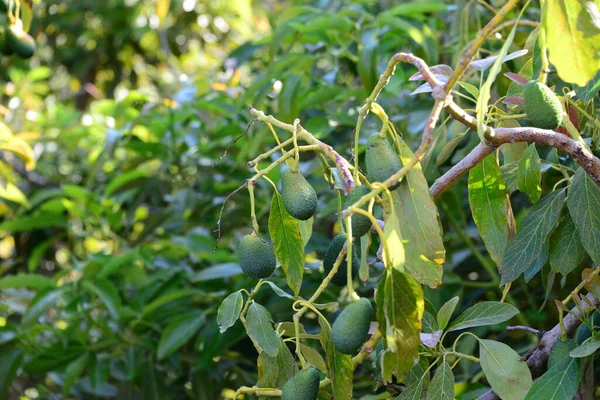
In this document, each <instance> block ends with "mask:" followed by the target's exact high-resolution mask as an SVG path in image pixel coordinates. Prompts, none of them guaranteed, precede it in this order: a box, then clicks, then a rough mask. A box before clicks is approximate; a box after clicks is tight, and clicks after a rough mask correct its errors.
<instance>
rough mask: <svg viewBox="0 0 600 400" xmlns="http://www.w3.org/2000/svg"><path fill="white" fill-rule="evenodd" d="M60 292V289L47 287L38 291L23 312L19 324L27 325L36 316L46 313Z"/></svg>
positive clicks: (35, 318)
mask: <svg viewBox="0 0 600 400" xmlns="http://www.w3.org/2000/svg"><path fill="white" fill-rule="evenodd" d="M61 294H62V290H61V289H49V290H44V291H42V292H39V293H38V294H37V295H36V296H35V297H34V298H33V300H31V303H29V307H28V308H27V311H25V314H23V318H22V319H21V326H23V327H27V326H29V325H31V324H33V323H35V322H37V320H38V318H39V317H41V316H42V315H43V314H45V313H46V311H48V310H49V309H50V307H52V306H53V305H54V303H55V302H56V300H57V299H58V298H59V297H60V295H61Z"/></svg>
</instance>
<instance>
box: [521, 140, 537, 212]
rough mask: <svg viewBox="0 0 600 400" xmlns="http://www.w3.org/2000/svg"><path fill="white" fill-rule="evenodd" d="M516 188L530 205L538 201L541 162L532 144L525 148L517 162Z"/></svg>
mask: <svg viewBox="0 0 600 400" xmlns="http://www.w3.org/2000/svg"><path fill="white" fill-rule="evenodd" d="M517 188H518V189H519V190H520V191H521V192H523V193H525V194H527V196H529V200H531V202H532V203H535V202H536V201H538V200H539V199H540V195H541V194H542V168H541V160H540V156H539V155H538V152H537V150H536V148H535V144H534V143H532V144H530V145H529V146H527V149H526V150H525V152H524V153H523V155H522V156H521V160H520V161H519V167H518V169H517Z"/></svg>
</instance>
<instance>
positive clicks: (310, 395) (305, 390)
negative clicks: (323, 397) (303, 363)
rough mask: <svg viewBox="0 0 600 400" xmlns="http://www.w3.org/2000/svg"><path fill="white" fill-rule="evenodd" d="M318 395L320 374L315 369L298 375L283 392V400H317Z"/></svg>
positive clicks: (288, 382)
mask: <svg viewBox="0 0 600 400" xmlns="http://www.w3.org/2000/svg"><path fill="white" fill-rule="evenodd" d="M318 395H319V373H318V372H317V370H316V369H314V368H309V369H307V370H304V371H300V372H298V373H296V375H294V376H293V377H292V378H290V380H289V381H287V383H286V384H285V385H284V386H283V389H282V390H281V400H317V396H318Z"/></svg>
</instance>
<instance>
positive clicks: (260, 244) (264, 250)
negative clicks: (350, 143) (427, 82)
mask: <svg viewBox="0 0 600 400" xmlns="http://www.w3.org/2000/svg"><path fill="white" fill-rule="evenodd" d="M0 1H1V0H0ZM365 162H366V169H367V171H366V172H367V175H368V176H369V178H370V180H371V181H372V182H384V181H385V180H387V179H388V178H390V177H391V176H392V175H393V174H395V173H396V172H397V171H398V170H400V169H401V168H402V163H401V162H400V158H399V156H398V154H397V153H396V151H395V150H394V147H393V145H392V143H391V142H390V141H389V140H388V138H387V137H385V136H382V135H380V134H379V133H375V134H373V135H371V136H370V137H369V139H368V142H367V148H366V152H365ZM398 186H399V184H396V185H394V186H393V187H392V188H391V190H394V189H396V188H397V187H398ZM370 191H371V190H370V189H369V187H367V186H356V187H355V188H354V189H353V190H352V192H350V193H349V194H348V196H347V197H346V199H345V200H344V208H348V207H349V206H351V205H352V204H354V203H356V202H357V201H358V200H359V199H360V198H361V197H363V196H365V195H366V194H368V193H370ZM281 195H282V200H283V206H284V207H285V209H286V210H287V212H288V213H289V214H290V215H291V216H292V217H294V218H296V219H298V220H300V221H306V220H308V219H310V218H311V217H312V216H314V215H315V213H316V211H317V205H318V199H317V194H316V192H315V190H314V189H313V187H312V186H311V185H310V183H308V181H307V180H306V178H305V177H304V176H303V175H302V173H301V172H300V171H299V170H298V168H295V169H291V168H287V169H285V170H284V171H283V172H282V175H281ZM367 207H368V206H367V205H364V206H362V208H363V209H365V210H366V209H367ZM371 227H372V222H371V220H370V219H369V218H368V217H367V216H365V215H362V214H355V215H353V216H352V236H353V237H354V238H358V237H361V236H364V235H365V234H367V232H369V230H371ZM347 241H348V235H346V234H339V235H337V236H335V237H334V238H333V239H332V241H331V243H330V244H329V247H328V249H327V251H326V253H325V256H324V258H323V269H324V270H325V275H329V273H330V272H331V270H332V268H333V266H334V264H335V262H336V260H337V258H338V256H339V255H340V252H341V251H342V249H343V248H344V245H345V244H346V243H347ZM352 253H353V254H352V277H353V278H354V277H355V276H356V275H357V274H358V270H359V267H360V262H359V259H358V256H357V253H356V247H353V252H352ZM238 256H239V261H240V266H241V268H242V271H243V272H244V273H245V274H246V275H248V276H250V277H252V278H257V279H262V278H267V277H269V276H270V275H271V274H272V273H273V271H274V270H275V267H276V264H277V259H276V256H275V252H274V250H273V246H272V245H270V244H268V243H267V242H265V241H263V240H262V239H261V238H260V237H258V235H256V233H255V232H254V233H252V234H249V235H246V236H244V237H243V238H242V240H241V242H240V244H239V247H238ZM343 265H345V263H344V264H343ZM346 282H347V269H346V268H344V267H341V268H339V270H338V272H337V273H336V274H335V275H334V276H333V277H332V279H331V283H333V284H334V285H337V286H344V285H345V284H346ZM372 317H373V308H372V306H371V303H370V301H369V300H367V299H365V298H361V299H359V300H358V301H356V302H353V303H352V304H350V305H349V306H347V307H346V308H345V309H344V310H343V311H342V312H341V313H340V314H339V316H338V317H337V318H336V320H335V321H334V323H333V325H332V328H331V329H332V333H331V334H332V341H333V345H334V347H335V348H336V349H337V351H339V352H340V353H343V354H356V353H357V352H358V351H360V349H361V347H362V346H363V345H364V343H365V342H366V341H367V340H368V338H369V327H370V324H371V319H372ZM318 392H319V374H318V372H317V371H316V370H315V369H314V368H309V369H306V370H303V371H300V372H298V373H297V374H296V375H295V376H294V377H292V378H291V379H290V380H289V381H288V382H287V383H286V384H285V386H284V387H283V389H282V397H281V398H282V399H283V400H292V399H294V400H316V399H317V396H318Z"/></svg>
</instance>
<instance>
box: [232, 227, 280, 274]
mask: <svg viewBox="0 0 600 400" xmlns="http://www.w3.org/2000/svg"><path fill="white" fill-rule="evenodd" d="M238 257H239V259H240V267H242V271H244V273H245V274H246V275H248V276H250V277H252V278H258V279H262V278H267V277H269V276H271V274H272V273H273V271H275V266H276V264H277V259H276V258H275V252H274V251H273V246H271V245H269V244H267V243H265V242H263V241H262V240H261V239H260V238H259V237H258V236H256V235H246V236H244V237H243V238H242V240H241V241H240V245H239V246H238Z"/></svg>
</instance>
